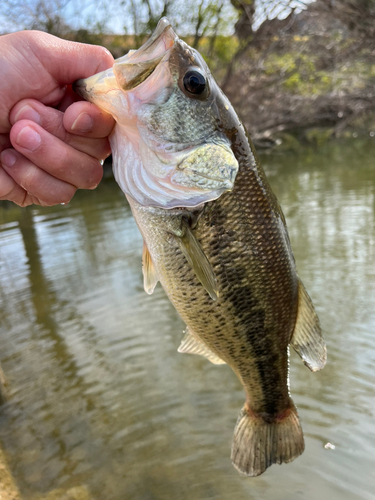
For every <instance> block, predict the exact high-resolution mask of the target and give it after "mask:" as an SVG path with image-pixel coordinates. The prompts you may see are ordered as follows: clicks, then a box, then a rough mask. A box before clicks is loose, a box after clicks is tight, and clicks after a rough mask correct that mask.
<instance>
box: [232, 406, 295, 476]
mask: <svg viewBox="0 0 375 500" xmlns="http://www.w3.org/2000/svg"><path fill="white" fill-rule="evenodd" d="M304 449H305V443H304V440H303V433H302V428H301V425H300V422H299V418H298V415H297V410H296V408H295V407H294V406H292V407H291V408H289V409H288V410H286V412H284V414H283V415H282V416H281V415H280V417H279V418H277V417H276V418H275V419H274V420H273V421H270V422H266V421H265V420H264V419H263V418H262V417H261V416H260V415H255V414H252V413H251V410H248V409H247V406H246V405H245V406H244V407H243V408H242V411H241V413H240V415H239V417H238V420H237V425H236V428H235V430H234V437H233V443H232V456H231V458H232V462H233V465H234V466H235V468H236V469H237V470H238V471H239V472H242V473H243V474H246V475H247V476H259V475H260V474H262V473H263V472H264V471H265V470H266V469H267V468H268V467H269V466H270V465H272V464H281V463H283V462H285V463H287V462H291V461H292V460H294V459H295V458H297V457H298V456H299V455H301V454H302V453H303V450H304Z"/></svg>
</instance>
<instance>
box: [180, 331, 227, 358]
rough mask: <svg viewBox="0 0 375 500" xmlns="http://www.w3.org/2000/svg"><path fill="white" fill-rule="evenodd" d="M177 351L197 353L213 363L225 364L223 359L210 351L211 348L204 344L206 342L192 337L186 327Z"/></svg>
mask: <svg viewBox="0 0 375 500" xmlns="http://www.w3.org/2000/svg"><path fill="white" fill-rule="evenodd" d="M178 352H182V353H187V354H199V355H200V356H204V357H205V358H207V359H208V360H209V361H211V363H213V364H214V365H225V361H223V360H222V359H221V358H219V356H217V355H216V354H215V353H214V352H212V351H211V349H210V348H209V347H207V346H206V344H204V343H203V342H202V341H200V340H199V339H197V338H196V337H194V336H193V335H192V334H191V333H190V332H189V330H188V329H186V334H185V337H184V338H183V339H182V341H181V344H180V347H179V348H178Z"/></svg>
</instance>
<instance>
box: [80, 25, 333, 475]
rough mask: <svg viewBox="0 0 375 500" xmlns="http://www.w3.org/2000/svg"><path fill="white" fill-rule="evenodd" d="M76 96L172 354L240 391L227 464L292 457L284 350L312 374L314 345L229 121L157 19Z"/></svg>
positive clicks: (289, 259)
mask: <svg viewBox="0 0 375 500" xmlns="http://www.w3.org/2000/svg"><path fill="white" fill-rule="evenodd" d="M162 50H164V51H165V52H164V53H163V52H162ZM132 82H136V85H135V84H134V87H132V85H133V83H132ZM76 89H77V90H78V91H79V93H80V95H82V96H83V97H85V98H86V99H88V100H90V101H91V102H94V103H96V104H97V105H98V106H100V107H102V108H103V109H104V110H105V111H107V112H109V113H112V114H113V116H114V117H115V118H116V120H117V122H118V124H117V125H116V126H115V128H114V131H113V133H112V135H111V137H110V142H111V145H112V148H113V150H114V151H113V153H114V172H115V177H116V180H118V182H119V185H120V187H121V188H122V189H123V191H124V192H125V194H126V196H127V199H128V201H129V203H130V206H131V209H132V212H133V215H134V218H135V220H136V222H137V225H138V227H139V229H140V231H141V233H142V236H143V239H144V249H143V274H144V287H145V290H146V291H147V293H152V292H153V290H154V287H155V285H156V283H157V281H158V280H159V281H160V283H161V284H162V286H163V288H164V290H165V291H166V293H167V295H168V297H169V298H170V300H171V301H172V303H173V305H174V306H175V308H176V310H177V311H178V312H179V314H180V316H181V318H182V319H183V320H184V321H185V323H186V325H187V331H186V333H185V337H184V338H183V339H182V342H181V345H180V347H179V352H181V353H192V354H199V355H201V356H205V357H207V359H209V360H210V361H211V362H212V363H214V364H222V363H227V364H228V365H229V366H230V367H231V368H232V369H233V371H234V372H235V373H236V375H237V376H238V378H239V380H240V382H241V383H242V385H243V387H244V390H245V395H246V399H245V405H244V407H243V408H242V410H241V412H240V415H239V417H238V420H237V424H236V427H235V431H234V437H233V443H232V454H231V458H232V462H233V464H234V466H235V467H236V468H237V469H238V470H239V471H240V472H242V473H244V474H247V475H249V476H257V475H259V474H262V473H263V472H264V471H265V470H266V469H267V467H269V466H270V465H272V464H273V463H279V464H281V463H283V462H290V461H292V460H294V459H295V458H296V457H298V456H299V455H300V454H301V453H302V452H303V450H304V440H303V434H302V429H301V425H300V422H299V418H298V415H297V410H296V408H295V406H294V403H293V401H292V399H291V397H290V394H289V345H292V346H293V347H294V349H295V350H296V351H297V353H298V354H299V355H300V356H301V358H302V359H303V361H304V362H305V364H306V365H307V366H308V367H309V368H310V369H311V370H312V371H316V370H319V369H321V368H323V366H324V364H325V362H326V349H325V344H324V341H323V339H322V335H321V328H320V324H319V319H318V317H317V315H316V313H315V310H314V307H313V305H312V302H311V299H310V298H309V296H308V294H307V292H306V290H305V288H304V286H303V284H302V282H301V280H300V279H299V277H298V275H297V272H296V267H295V261H294V257H293V253H292V250H291V246H290V241H289V236H288V232H287V228H286V223H285V218H284V216H283V213H282V211H281V208H280V206H279V203H278V201H277V199H276V197H275V195H274V194H273V192H272V190H271V188H270V186H269V184H268V181H267V179H266V176H265V174H264V171H263V169H262V167H261V165H260V163H259V159H258V157H257V155H256V152H255V150H254V147H253V145H252V143H251V140H250V138H249V137H248V135H247V132H246V131H245V129H244V127H243V125H242V124H241V122H240V120H239V118H238V116H237V114H236V113H235V111H234V110H233V108H232V106H231V105H230V103H229V101H228V99H227V98H226V97H225V95H224V94H223V93H222V91H221V90H220V89H219V87H218V86H217V84H216V82H215V80H214V79H213V77H212V75H211V74H210V72H209V69H208V67H207V65H206V64H205V62H204V61H203V59H202V57H201V56H200V55H199V53H198V52H196V51H195V50H194V49H191V48H190V47H189V46H188V45H186V43H184V42H183V41H182V40H180V39H179V38H178V37H177V35H176V34H175V33H174V31H173V30H172V28H171V27H170V25H169V23H168V21H167V20H166V19H165V18H164V19H162V20H161V21H160V22H159V24H158V27H157V28H156V31H155V33H154V34H153V35H152V36H151V38H150V40H149V41H148V42H146V44H145V45H144V46H143V47H141V48H140V49H139V50H138V51H136V52H132V53H131V55H130V56H129V59H128V60H127V56H124V57H123V58H120V59H119V60H118V61H115V64H114V69H113V74H112V73H111V72H110V71H109V70H107V71H106V72H104V73H101V74H98V75H94V76H93V77H90V78H88V79H86V80H82V81H80V82H78V83H77V85H76ZM113 96H115V97H113ZM129 123H131V124H132V128H131V129H130V125H129ZM137 134H138V136H137ZM140 144H141V145H142V147H141V146H140ZM129 151H130V153H131V154H130V153H129ZM129 158H132V161H130V160H129ZM137 169H140V170H137ZM142 169H143V170H142ZM141 172H142V178H141V179H139V178H138V177H139V175H140V173H141Z"/></svg>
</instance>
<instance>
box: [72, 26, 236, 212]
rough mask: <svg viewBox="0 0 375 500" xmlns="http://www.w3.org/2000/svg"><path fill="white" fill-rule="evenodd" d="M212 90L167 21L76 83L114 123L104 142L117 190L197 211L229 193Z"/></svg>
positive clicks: (232, 171)
mask: <svg viewBox="0 0 375 500" xmlns="http://www.w3.org/2000/svg"><path fill="white" fill-rule="evenodd" d="M213 88H217V87H216V82H215V81H214V80H213V78H212V76H211V74H210V72H209V70H208V68H207V66H206V64H205V63H204V61H203V59H202V58H201V56H200V55H199V54H198V53H197V52H196V51H194V50H193V49H191V48H190V47H189V46H188V45H186V44H185V43H184V42H183V41H182V40H180V39H179V38H178V36H177V35H176V34H175V33H174V31H173V29H172V27H171V26H170V23H169V22H168V20H167V19H166V18H163V19H161V20H160V21H159V24H158V26H157V28H156V30H155V32H154V33H153V35H152V36H151V38H150V39H149V40H148V41H147V42H146V43H145V44H144V45H143V46H142V47H141V48H140V49H138V50H136V51H130V52H129V53H128V54H127V55H125V56H123V57H121V58H119V59H117V60H116V61H115V63H114V65H113V67H112V68H110V69H108V70H106V71H103V72H101V73H98V74H97V75H94V76H92V77H89V78H86V79H85V80H79V81H78V82H76V84H75V90H76V91H77V92H78V93H79V94H80V95H81V96H83V97H84V98H85V99H87V100H89V101H91V102H93V103H95V104H96V105H98V106H99V107H100V108H102V109H103V110H105V111H106V112H108V113H110V114H112V115H113V117H114V118H115V120H116V122H117V124H116V126H115V128H114V130H113V132H112V134H111V136H110V143H111V148H112V154H113V170H114V175H115V178H116V180H117V182H118V184H119V185H120V187H121V189H122V190H123V191H124V193H125V194H126V195H127V196H129V197H130V198H131V199H133V200H135V201H136V202H138V203H140V204H141V205H143V206H152V207H159V208H166V209H169V208H175V207H195V206H198V205H201V204H203V203H205V202H208V201H211V200H214V199H216V198H218V197H219V196H220V195H221V194H222V193H224V192H225V191H229V190H231V189H232V188H233V185H234V181H235V178H236V174H237V172H238V162H237V159H236V158H235V156H234V154H233V152H232V150H231V145H230V142H229V140H228V139H227V137H226V136H225V134H224V133H223V132H222V131H220V127H219V126H218V124H217V121H218V120H215V117H213V116H211V115H212V114H213V112H214V111H213V110H214V104H215V103H214V101H215V93H213V92H212V89H213ZM207 117H209V118H207Z"/></svg>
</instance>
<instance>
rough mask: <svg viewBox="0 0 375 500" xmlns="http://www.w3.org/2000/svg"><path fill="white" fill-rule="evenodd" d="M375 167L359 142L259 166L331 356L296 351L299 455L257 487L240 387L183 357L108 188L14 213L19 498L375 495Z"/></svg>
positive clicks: (4, 319) (10, 228)
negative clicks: (306, 361) (239, 465)
mask: <svg viewBox="0 0 375 500" xmlns="http://www.w3.org/2000/svg"><path fill="white" fill-rule="evenodd" d="M374 158H375V143H374V142H363V141H362V142H359V141H358V140H356V141H353V142H351V143H349V144H348V143H347V144H344V143H341V144H340V143H335V144H330V145H327V146H325V147H323V148H320V150H313V149H307V148H301V150H300V151H299V152H297V153H288V154H286V153H285V154H271V155H267V156H264V157H263V164H264V166H265V170H266V172H267V174H268V177H269V180H270V182H271V185H272V187H273V188H274V190H275V192H276V194H277V196H278V198H279V201H280V203H281V205H282V207H283V210H284V213H285V215H286V219H287V222H288V227H289V232H290V237H291V241H292V246H293V250H294V253H295V257H296V260H297V267H298V270H299V274H300V276H301V277H302V279H303V281H304V283H305V285H306V288H307V290H308V291H309V293H310V295H311V297H312V298H313V300H314V303H315V306H316V310H317V312H318V314H319V316H320V320H321V323H322V326H323V329H324V333H325V338H326V342H327V346H328V355H329V357H328V363H327V366H326V368H325V369H324V370H323V371H322V372H319V373H315V374H313V373H311V372H310V371H309V370H308V369H307V368H306V367H305V366H304V365H303V363H302V362H301V360H300V359H299V358H298V356H297V355H296V354H294V353H291V392H292V396H293V399H294V401H295V403H296V404H297V406H298V410H299V414H300V417H301V421H302V426H303V429H304V433H305V439H306V450H305V452H304V454H303V455H302V456H301V457H300V458H298V459H297V460H295V461H294V462H293V463H291V464H287V465H282V466H279V465H274V466H272V467H271V468H270V469H268V470H267V471H266V473H265V474H263V475H262V476H260V477H258V478H246V477H244V476H241V475H239V474H238V473H237V472H236V471H235V470H234V468H233V467H232V465H231V463H230V458H229V456H230V444H231V439H232V433H233V429H234V425H235V422H236V419H237V415H238V413H239V411H240V409H241V407H242V405H243V401H244V396H243V391H242V389H241V386H240V384H239V382H238V380H237V378H236V376H235V375H234V374H233V373H232V371H231V370H230V369H229V368H228V367H227V366H214V365H212V364H211V363H210V362H208V361H206V360H205V359H203V358H201V357H199V356H192V355H186V354H178V353H177V348H178V346H179V343H180V340H181V338H182V336H183V333H182V332H183V329H184V324H183V323H182V321H181V320H180V319H179V317H178V314H177V313H176V311H175V310H174V308H173V307H172V305H171V304H170V303H169V301H168V299H167V298H166V296H165V294H164V292H163V290H162V289H161V288H160V285H158V287H157V288H156V290H155V292H154V294H153V295H152V296H148V295H147V294H146V293H145V292H144V291H143V286H142V283H143V281H142V272H141V253H142V240H141V237H140V234H139V232H138V230H137V228H136V225H135V222H134V220H133V219H132V216H131V213H130V210H129V207H128V205H127V203H126V200H125V198H124V196H123V195H122V193H121V192H120V190H119V188H118V187H117V185H116V184H115V183H114V181H113V180H112V179H106V180H104V181H103V183H102V184H101V185H100V187H99V188H98V189H97V190H96V191H94V192H79V193H78V194H77V195H76V197H75V198H74V199H73V200H72V202H71V203H70V204H69V205H67V206H58V207H53V208H37V207H29V208H28V209H20V208H18V207H15V206H4V205H3V206H2V207H1V208H0V301H1V308H0V319H1V332H0V333H1V337H0V362H1V364H2V367H3V370H4V372H5V374H6V377H7V379H8V393H9V398H8V402H7V403H6V404H5V405H4V406H3V407H2V408H1V410H0V442H1V445H2V446H3V448H4V450H5V452H6V454H7V457H8V460H9V465H10V467H11V470H12V472H13V474H14V477H15V479H16V481H17V484H18V486H19V488H20V490H21V493H22V495H23V498H24V499H26V500H28V499H31V498H34V497H35V496H38V495H39V494H41V493H45V492H47V491H49V490H51V489H54V488H71V487H73V486H75V485H86V486H87V487H88V489H89V490H90V492H91V495H92V498H93V499H95V500H128V499H129V500H130V499H131V500H133V499H134V500H209V499H220V500H229V499H231V500H232V499H235V500H245V499H247V500H251V499H254V500H258V499H263V500H268V499H272V500H282V499H288V500H297V499H306V500H315V499H319V500H320V499H326V498H329V499H330V500H336V499H337V500H349V499H350V500H352V499H364V500H373V499H374V498H375V474H374V470H375V418H374V417H375V160H374ZM327 443H331V444H332V445H334V447H335V448H334V449H326V448H325V445H326V444H327Z"/></svg>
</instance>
